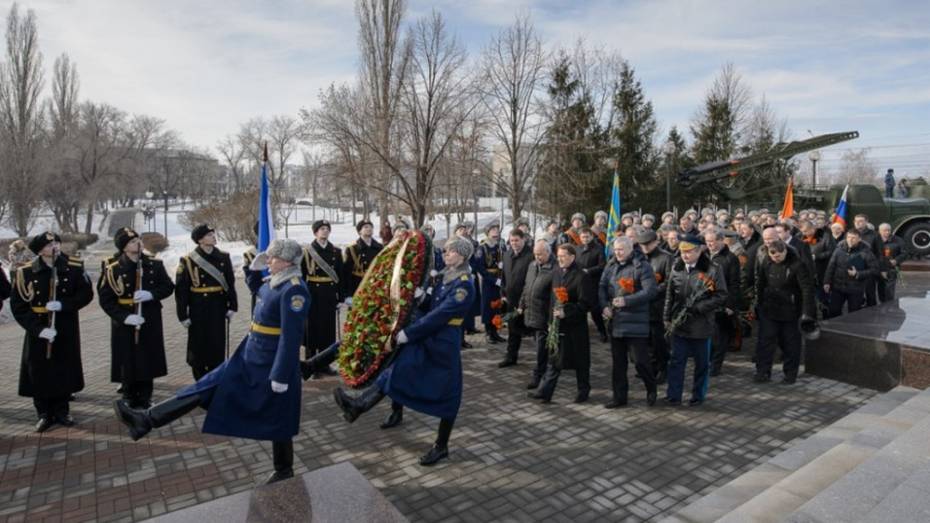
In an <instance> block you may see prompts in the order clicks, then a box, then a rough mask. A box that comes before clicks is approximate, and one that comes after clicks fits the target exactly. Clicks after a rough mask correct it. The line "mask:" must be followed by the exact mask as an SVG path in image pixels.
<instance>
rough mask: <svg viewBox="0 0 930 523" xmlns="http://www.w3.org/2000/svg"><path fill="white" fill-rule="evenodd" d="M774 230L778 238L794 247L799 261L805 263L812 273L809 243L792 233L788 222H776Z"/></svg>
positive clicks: (812, 262)
mask: <svg viewBox="0 0 930 523" xmlns="http://www.w3.org/2000/svg"><path fill="white" fill-rule="evenodd" d="M775 231H776V232H778V239H779V240H781V241H783V242H785V245H787V246H788V247H790V248H792V249H794V250H795V252H797V253H798V259H799V260H801V263H803V264H804V265H807V269H808V270H809V271H810V273H811V274H814V255H813V254H812V253H811V248H810V245H808V244H807V243H805V242H804V241H803V240H802V237H801V236H800V235H796V234H794V228H793V227H792V226H791V225H790V224H788V223H779V224H776V225H775Z"/></svg>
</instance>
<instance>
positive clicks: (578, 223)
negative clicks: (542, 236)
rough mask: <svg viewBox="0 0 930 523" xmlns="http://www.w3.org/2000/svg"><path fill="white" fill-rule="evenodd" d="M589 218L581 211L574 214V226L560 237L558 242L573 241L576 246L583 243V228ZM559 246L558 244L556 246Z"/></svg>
mask: <svg viewBox="0 0 930 523" xmlns="http://www.w3.org/2000/svg"><path fill="white" fill-rule="evenodd" d="M586 223H587V219H586V218H585V216H584V215H583V214H581V213H580V212H576V213H575V214H573V215H572V226H571V227H570V228H568V229H566V231H565V232H564V233H562V235H561V236H560V237H559V241H558V244H559V245H561V244H563V243H571V244H572V245H575V246H580V245H581V228H582V227H584V226H585V224H586ZM556 247H558V245H557V246H556Z"/></svg>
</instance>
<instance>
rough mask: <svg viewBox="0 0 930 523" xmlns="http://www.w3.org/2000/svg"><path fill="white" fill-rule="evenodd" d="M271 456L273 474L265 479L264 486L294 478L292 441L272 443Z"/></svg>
mask: <svg viewBox="0 0 930 523" xmlns="http://www.w3.org/2000/svg"><path fill="white" fill-rule="evenodd" d="M271 455H272V459H273V460H274V472H272V473H271V475H270V476H268V478H267V479H265V485H270V484H271V483H277V482H278V481H282V480H285V479H288V478H293V477H294V441H293V440H287V441H272V442H271Z"/></svg>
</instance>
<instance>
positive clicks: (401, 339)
mask: <svg viewBox="0 0 930 523" xmlns="http://www.w3.org/2000/svg"><path fill="white" fill-rule="evenodd" d="M408 341H410V340H408V339H407V333H406V332H404V331H400V332H398V333H397V344H398V345H403V344H404V343H407V342H408Z"/></svg>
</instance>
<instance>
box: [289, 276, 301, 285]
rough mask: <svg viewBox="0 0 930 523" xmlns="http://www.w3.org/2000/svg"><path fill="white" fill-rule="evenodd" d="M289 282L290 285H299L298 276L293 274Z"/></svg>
mask: <svg viewBox="0 0 930 523" xmlns="http://www.w3.org/2000/svg"><path fill="white" fill-rule="evenodd" d="M290 282H291V285H300V278H299V277H297V276H294V277H293V278H291V279H290Z"/></svg>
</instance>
